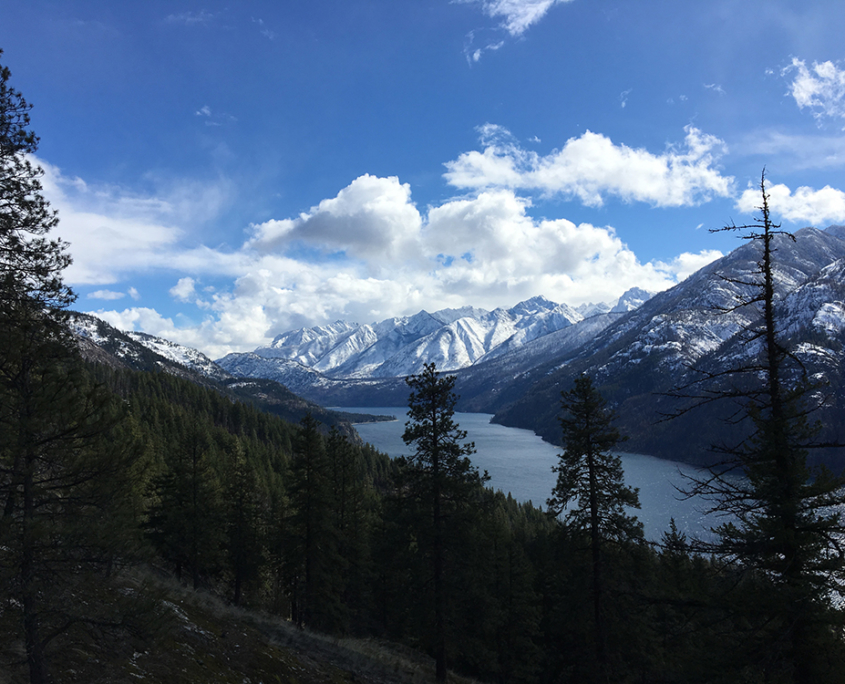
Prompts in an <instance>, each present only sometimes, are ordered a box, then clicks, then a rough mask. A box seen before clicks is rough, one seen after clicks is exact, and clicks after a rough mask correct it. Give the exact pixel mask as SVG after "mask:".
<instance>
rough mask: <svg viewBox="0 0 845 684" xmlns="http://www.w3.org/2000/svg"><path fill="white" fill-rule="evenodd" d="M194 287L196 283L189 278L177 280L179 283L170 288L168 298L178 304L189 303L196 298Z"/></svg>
mask: <svg viewBox="0 0 845 684" xmlns="http://www.w3.org/2000/svg"><path fill="white" fill-rule="evenodd" d="M195 285H196V281H195V280H194V279H193V278H191V277H189V276H187V277H185V278H179V282H177V283H176V285H174V286H173V287H171V288H170V290H169V292H170V296H171V297H173V298H174V299H176V300H178V301H180V302H188V301H191V300H192V299H193V298H195V297H196V290H195V289H194V286H195Z"/></svg>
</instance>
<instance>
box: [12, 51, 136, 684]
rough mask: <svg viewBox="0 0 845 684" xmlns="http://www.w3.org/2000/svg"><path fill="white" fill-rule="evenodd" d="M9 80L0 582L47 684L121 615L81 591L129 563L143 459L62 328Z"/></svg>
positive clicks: (59, 288) (67, 293)
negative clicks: (91, 634) (62, 652)
mask: <svg viewBox="0 0 845 684" xmlns="http://www.w3.org/2000/svg"><path fill="white" fill-rule="evenodd" d="M0 54H2V53H0ZM9 78H10V74H9V70H8V68H6V67H2V66H0V508H1V509H2V512H1V513H0V515H2V518H0V584H2V586H3V587H4V588H6V589H7V590H8V592H9V593H8V597H9V599H10V600H9V602H8V604H7V605H8V606H10V607H14V610H13V611H12V612H15V613H16V617H17V618H18V619H19V620H18V625H19V626H20V630H19V631H18V630H16V629H13V631H12V633H6V634H4V635H3V637H2V642H3V644H4V646H5V647H9V646H11V647H12V648H14V647H15V645H16V644H18V643H19V640H22V641H23V650H24V652H25V654H26V662H27V666H28V669H29V680H30V682H32V683H33V684H36V683H37V684H43V683H46V682H49V681H51V671H50V661H49V653H50V651H51V650H52V651H54V652H55V651H56V650H57V649H59V648H61V646H62V644H67V642H68V641H69V640H71V639H72V638H73V637H74V635H77V636H78V633H79V630H80V629H84V628H85V627H86V626H89V627H90V626H91V625H94V624H96V625H99V626H100V628H102V629H110V628H118V627H119V625H120V623H121V621H122V620H123V618H122V617H119V616H118V617H115V616H112V617H106V616H105V615H104V614H103V612H102V611H103V609H104V608H105V607H104V606H103V605H101V604H99V603H97V602H93V601H88V600H86V596H89V593H90V591H94V590H96V588H97V587H98V586H99V585H100V583H101V582H102V579H103V577H105V576H108V574H109V573H110V572H112V571H113V570H114V569H115V568H117V567H118V566H119V564H120V563H121V562H122V561H126V560H128V559H129V558H130V557H131V552H132V539H131V535H129V534H128V533H127V526H128V524H129V523H128V521H129V520H131V506H130V505H128V504H129V502H131V496H132V489H133V488H132V482H131V478H130V473H132V472H133V463H134V460H135V458H136V457H137V455H138V452H137V450H136V449H135V445H134V444H133V439H132V435H131V434H130V433H131V431H127V430H122V429H121V424H122V421H123V417H124V415H125V413H124V409H123V407H121V406H120V404H119V402H117V401H116V400H115V399H114V398H113V397H112V396H110V395H109V394H108V393H107V392H105V391H104V390H103V388H102V387H98V386H96V385H93V384H92V383H91V382H90V376H89V375H88V374H87V373H86V372H85V369H84V367H83V365H82V362H81V359H80V358H79V355H78V352H77V350H76V348H75V345H74V342H73V339H72V337H71V335H70V333H69V331H68V330H67V327H66V326H65V322H66V313H65V311H64V307H66V306H67V305H68V304H70V303H71V302H72V301H73V299H74V295H73V292H72V291H71V289H70V288H69V287H68V286H67V285H65V283H64V282H63V280H62V270H63V269H64V268H65V267H66V266H67V265H68V264H69V263H70V257H69V256H68V254H67V253H66V249H65V245H64V244H63V243H62V242H61V241H59V240H51V239H50V238H49V232H50V231H51V230H52V229H53V228H54V227H55V225H56V223H57V221H58V218H57V216H56V213H55V212H54V211H52V210H51V209H50V207H49V204H48V203H47V201H46V200H45V199H44V197H43V195H42V193H41V184H40V181H39V178H40V176H41V171H40V169H38V168H36V167H34V166H33V165H32V164H31V162H30V161H29V160H28V159H27V157H26V155H28V154H32V153H33V152H35V151H36V148H37V144H38V138H37V137H36V136H35V135H34V133H33V132H32V131H30V130H28V128H27V127H28V126H29V110H30V106H29V105H28V104H27V103H26V101H25V100H24V99H23V97H22V96H21V94H20V93H19V92H17V91H16V90H14V89H13V88H11V87H10V86H9Z"/></svg>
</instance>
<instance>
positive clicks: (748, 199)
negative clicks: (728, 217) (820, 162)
mask: <svg viewBox="0 0 845 684" xmlns="http://www.w3.org/2000/svg"><path fill="white" fill-rule="evenodd" d="M766 191H767V192H768V194H769V208H770V210H771V211H772V212H773V213H775V214H778V215H780V216H782V217H783V218H784V219H786V220H787V221H792V222H793V223H804V224H809V225H813V226H817V227H819V228H823V227H825V226H826V225H827V224H830V223H837V222H845V192H842V191H841V190H837V189H835V188H831V187H830V186H829V185H826V186H825V187H823V188H822V189H821V190H813V189H812V188H808V187H806V186H804V187H800V188H797V189H796V190H795V192H794V193H793V192H792V191H791V190H790V189H789V188H788V187H787V186H786V185H783V184H778V185H772V186H769V187H767V188H766ZM759 205H760V190H759V188H753V187H749V188H748V189H747V190H746V191H745V192H743V193H742V195H741V196H740V198H739V199H738V200H737V203H736V207H737V209H738V210H740V211H742V212H744V213H748V214H753V213H756V212H757V207H758V206H759Z"/></svg>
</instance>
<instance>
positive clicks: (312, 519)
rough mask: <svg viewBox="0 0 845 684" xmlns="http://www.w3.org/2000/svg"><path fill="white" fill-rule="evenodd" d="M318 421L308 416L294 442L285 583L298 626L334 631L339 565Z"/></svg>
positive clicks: (338, 620) (338, 616)
mask: <svg viewBox="0 0 845 684" xmlns="http://www.w3.org/2000/svg"><path fill="white" fill-rule="evenodd" d="M318 426H319V422H318V421H317V420H316V419H315V418H314V417H313V416H312V415H311V414H310V413H309V414H307V415H306V416H305V417H304V418H303V419H302V421H300V431H299V434H298V435H297V438H296V440H295V442H294V447H293V458H292V459H291V477H290V485H289V487H288V494H289V499H290V507H291V517H290V520H289V522H288V524H287V532H288V535H289V537H288V539H289V543H288V570H287V575H288V581H289V583H290V597H291V608H292V613H293V615H292V617H293V619H294V621H295V622H296V623H297V624H298V625H300V626H302V625H307V626H310V627H313V628H316V629H319V630H322V631H326V632H332V631H337V630H338V629H339V628H340V627H341V626H342V624H343V621H344V620H343V607H342V604H341V601H340V596H341V591H342V572H343V562H342V558H341V557H340V554H339V553H338V548H337V547H338V539H337V530H336V528H335V526H334V521H333V519H332V488H331V474H330V468H329V463H328V459H327V457H326V449H325V444H324V441H323V437H322V435H321V434H320V432H319V430H318Z"/></svg>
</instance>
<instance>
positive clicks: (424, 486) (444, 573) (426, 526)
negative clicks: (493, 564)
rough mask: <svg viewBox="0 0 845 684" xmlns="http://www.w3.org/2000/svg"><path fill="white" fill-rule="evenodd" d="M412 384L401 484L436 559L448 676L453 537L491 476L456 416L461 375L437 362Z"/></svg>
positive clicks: (440, 659)
mask: <svg viewBox="0 0 845 684" xmlns="http://www.w3.org/2000/svg"><path fill="white" fill-rule="evenodd" d="M406 382H407V384H408V386H409V387H410V388H411V394H410V396H409V398H408V416H409V418H410V420H409V421H408V422H407V423H406V424H405V432H404V434H403V435H402V439H403V440H404V442H405V444H407V445H413V446H414V453H413V454H412V455H411V456H409V457H408V458H407V459H404V460H403V461H402V463H401V466H400V467H402V469H403V470H404V472H403V475H402V478H401V480H400V485H402V486H403V488H404V489H403V491H404V492H405V494H406V496H407V499H408V500H409V501H412V502H413V503H414V504H415V506H416V507H417V508H418V510H419V515H420V518H419V522H420V523H421V524H422V526H421V529H420V530H419V537H418V543H419V545H420V547H421V550H422V553H424V554H425V556H426V557H427V559H428V561H429V563H430V572H431V581H432V587H433V591H434V600H433V608H432V609H433V613H434V625H433V635H432V641H433V648H434V656H435V661H436V676H437V680H438V681H440V682H443V681H445V680H446V651H447V621H448V616H449V597H448V595H447V591H448V579H449V578H448V573H449V567H448V561H449V559H450V556H452V555H453V554H454V553H455V552H456V549H455V548H454V543H453V542H452V541H451V540H452V538H453V537H454V532H455V528H456V526H457V525H459V523H460V513H461V512H462V511H463V510H464V509H466V508H467V507H468V506H470V505H471V504H472V502H473V497H474V496H477V494H478V490H479V489H480V487H481V486H482V485H483V483H484V482H485V481H486V480H487V479H488V477H487V473H484V475H479V473H478V470H477V469H476V468H475V467H474V466H473V465H472V463H471V462H470V459H469V458H468V457H469V456H470V454H473V453H474V452H475V445H474V444H473V443H472V442H469V443H466V442H463V440H465V439H466V432H465V431H464V430H461V429H460V428H459V427H458V425H457V424H456V423H455V421H454V413H455V403H456V402H457V399H458V398H457V396H456V395H455V393H454V391H453V390H454V387H455V377H454V376H445V377H440V376H438V374H437V369H436V367H435V365H434V364H433V363H429V364H426V365H425V368H424V370H423V372H422V373H420V374H419V375H412V376H410V377H408V378H407V379H406Z"/></svg>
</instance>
